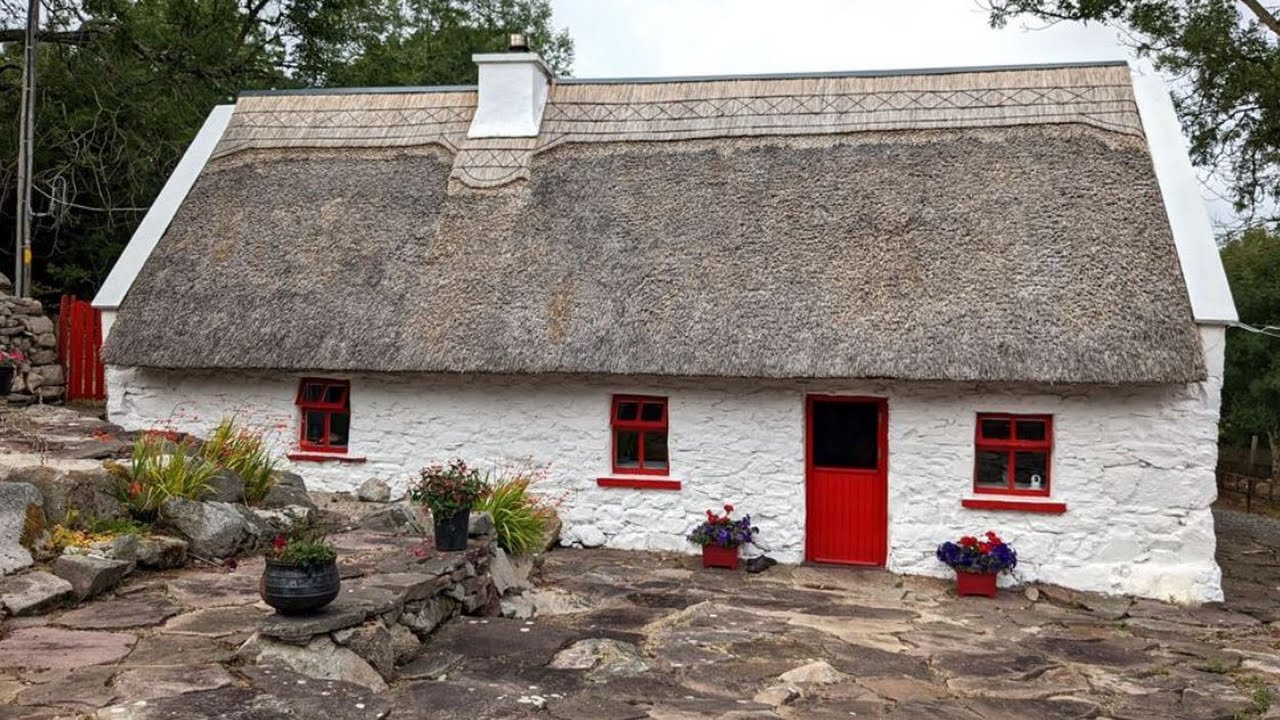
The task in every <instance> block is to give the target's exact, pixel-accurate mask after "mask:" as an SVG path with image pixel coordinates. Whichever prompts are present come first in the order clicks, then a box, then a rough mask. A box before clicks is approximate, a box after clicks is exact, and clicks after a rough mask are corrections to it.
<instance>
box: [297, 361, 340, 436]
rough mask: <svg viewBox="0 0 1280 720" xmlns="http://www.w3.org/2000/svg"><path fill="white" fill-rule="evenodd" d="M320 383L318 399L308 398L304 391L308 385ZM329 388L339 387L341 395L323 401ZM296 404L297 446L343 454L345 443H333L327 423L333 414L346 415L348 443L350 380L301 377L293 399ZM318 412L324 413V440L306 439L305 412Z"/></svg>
mask: <svg viewBox="0 0 1280 720" xmlns="http://www.w3.org/2000/svg"><path fill="white" fill-rule="evenodd" d="M312 385H320V386H322V388H323V389H322V390H321V391H320V399H319V400H308V399H307V398H306V391H307V388H308V387H309V386H312ZM330 388H341V390H342V396H341V399H340V400H338V401H328V402H326V401H325V398H326V397H328V395H329V389H330ZM295 404H297V406H298V448H299V449H301V450H304V451H306V452H314V453H333V454H345V453H346V452H347V445H345V444H344V445H334V444H332V442H331V439H330V436H329V424H330V422H331V420H332V418H333V415H334V414H335V413H336V414H344V415H346V416H347V435H348V437H347V442H348V444H349V443H350V433H351V382H350V381H348V380H332V379H328V378H303V379H302V381H301V382H300V383H298V396H297V399H296V400H295ZM309 412H320V413H324V440H323V442H319V443H315V442H309V441H308V440H307V413H309Z"/></svg>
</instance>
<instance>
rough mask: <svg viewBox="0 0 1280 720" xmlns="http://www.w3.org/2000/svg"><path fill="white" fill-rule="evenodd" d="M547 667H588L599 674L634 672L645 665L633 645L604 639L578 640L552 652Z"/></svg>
mask: <svg viewBox="0 0 1280 720" xmlns="http://www.w3.org/2000/svg"><path fill="white" fill-rule="evenodd" d="M547 667H549V668H552V669H555V670H590V671H593V672H594V673H595V674H598V675H602V676H616V675H638V674H640V673H644V672H647V671H648V670H649V664H648V663H647V662H645V660H644V656H642V655H641V654H640V650H639V648H637V647H636V646H635V645H633V644H631V643H628V642H622V641H620V640H611V639H608V638H587V639H586V640H579V641H578V642H576V643H574V644H572V645H570V646H569V647H567V648H565V649H564V650H561V651H560V652H558V653H556V655H555V657H553V658H551V662H550V663H548V664H547Z"/></svg>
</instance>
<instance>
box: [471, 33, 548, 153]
mask: <svg viewBox="0 0 1280 720" xmlns="http://www.w3.org/2000/svg"><path fill="white" fill-rule="evenodd" d="M471 59H472V60H474V61H475V63H476V65H479V66H480V91H479V93H478V94H479V101H478V103H477V105H476V114H475V117H473V118H472V119H471V129H470V130H468V131H467V137H471V138H493V137H536V136H537V135H538V127H539V126H540V125H542V110H543V108H545V107H546V105H547V92H548V91H549V90H550V87H551V78H552V75H551V68H549V67H547V64H546V63H544V62H543V61H542V58H540V57H538V55H537V54H536V53H532V52H529V48H528V46H527V45H526V44H525V40H524V36H523V35H512V36H511V51H510V52H505V53H484V54H480V55H472V56H471Z"/></svg>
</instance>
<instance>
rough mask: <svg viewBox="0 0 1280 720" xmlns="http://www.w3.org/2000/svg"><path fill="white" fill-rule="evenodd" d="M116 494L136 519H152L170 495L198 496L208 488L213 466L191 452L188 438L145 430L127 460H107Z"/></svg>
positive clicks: (194, 497)
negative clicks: (173, 439) (177, 439)
mask: <svg viewBox="0 0 1280 720" xmlns="http://www.w3.org/2000/svg"><path fill="white" fill-rule="evenodd" d="M107 470H108V471H109V472H110V473H111V474H112V475H113V476H114V477H115V478H116V495H117V497H119V499H120V501H121V502H123V503H124V504H125V506H126V507H127V508H128V509H129V514H130V515H131V516H132V517H133V518H134V519H135V520H138V521H141V522H151V521H153V520H155V518H156V515H157V513H159V511H160V506H161V505H162V504H164V502H165V501H166V500H168V499H170V498H188V499H192V500H195V499H198V498H199V497H200V496H202V495H204V494H205V493H206V492H208V490H209V480H210V479H211V478H213V476H214V474H215V473H217V471H218V468H217V466H215V465H213V464H211V463H208V462H206V461H205V460H204V459H203V458H201V457H199V456H198V455H197V454H195V453H194V452H193V448H192V443H191V441H190V440H183V441H181V442H172V441H170V440H168V439H167V438H166V436H165V435H164V434H161V433H151V432H145V433H141V434H139V435H138V437H137V439H135V440H134V441H133V452H132V453H131V454H130V456H129V464H128V465H123V464H120V463H115V462H110V463H108V464H107Z"/></svg>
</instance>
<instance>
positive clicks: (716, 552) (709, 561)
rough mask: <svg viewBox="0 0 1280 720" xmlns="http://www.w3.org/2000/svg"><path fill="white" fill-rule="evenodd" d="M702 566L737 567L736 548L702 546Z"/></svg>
mask: <svg viewBox="0 0 1280 720" xmlns="http://www.w3.org/2000/svg"><path fill="white" fill-rule="evenodd" d="M702 567H708V568H710V567H718V568H728V569H729V570H737V569H738V548H736V547H722V546H720V545H703V546H702Z"/></svg>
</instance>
